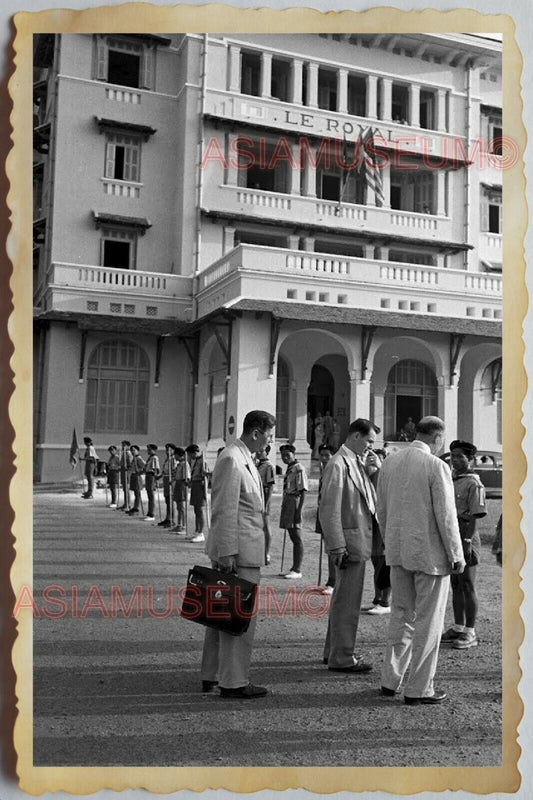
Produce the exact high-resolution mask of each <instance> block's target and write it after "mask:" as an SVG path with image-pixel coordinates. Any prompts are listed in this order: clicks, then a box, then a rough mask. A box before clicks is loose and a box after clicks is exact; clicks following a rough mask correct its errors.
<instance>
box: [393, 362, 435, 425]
mask: <svg viewBox="0 0 533 800" xmlns="http://www.w3.org/2000/svg"><path fill="white" fill-rule="evenodd" d="M437 408H438V384H437V378H436V376H435V372H434V370H433V369H432V368H431V367H430V366H428V365H427V364H425V363H424V362H422V361H418V360H417V359H414V358H405V359H401V360H400V361H398V362H397V363H396V364H394V365H393V366H392V367H391V368H390V370H389V374H388V378H387V388H386V390H385V415H384V428H385V430H384V436H385V438H387V439H402V438H405V439H406V440H409V439H413V438H414V425H415V424H416V423H417V422H418V420H419V419H421V418H422V417H425V416H427V415H429V414H430V415H436V413H437Z"/></svg>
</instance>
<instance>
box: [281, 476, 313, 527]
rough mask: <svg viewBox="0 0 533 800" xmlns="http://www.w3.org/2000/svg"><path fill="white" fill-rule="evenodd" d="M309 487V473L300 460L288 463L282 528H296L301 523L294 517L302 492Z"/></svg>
mask: <svg viewBox="0 0 533 800" xmlns="http://www.w3.org/2000/svg"><path fill="white" fill-rule="evenodd" d="M308 488H309V484H308V481H307V475H306V472H305V469H304V468H303V467H302V465H301V464H300V463H299V462H298V461H293V462H292V464H288V465H287V471H286V472H285V475H284V477H283V500H282V501H281V513H280V520H279V527H280V528H294V527H297V526H299V525H301V522H295V521H294V517H295V514H296V510H297V508H298V506H299V504H300V495H301V493H302V492H307V490H308Z"/></svg>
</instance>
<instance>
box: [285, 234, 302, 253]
mask: <svg viewBox="0 0 533 800" xmlns="http://www.w3.org/2000/svg"><path fill="white" fill-rule="evenodd" d="M287 244H288V245H289V250H299V249H300V237H299V236H287Z"/></svg>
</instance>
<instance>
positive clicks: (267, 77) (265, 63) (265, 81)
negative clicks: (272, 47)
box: [260, 53, 272, 97]
mask: <svg viewBox="0 0 533 800" xmlns="http://www.w3.org/2000/svg"><path fill="white" fill-rule="evenodd" d="M260 95H261V97H271V95H272V53H261V90H260Z"/></svg>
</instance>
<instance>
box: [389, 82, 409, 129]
mask: <svg viewBox="0 0 533 800" xmlns="http://www.w3.org/2000/svg"><path fill="white" fill-rule="evenodd" d="M408 109H409V92H408V89H407V86H403V85H402V84H398V83H393V84H392V109H391V110H392V119H393V122H401V123H403V124H404V125H405V124H407V121H408V119H409V112H408Z"/></svg>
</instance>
